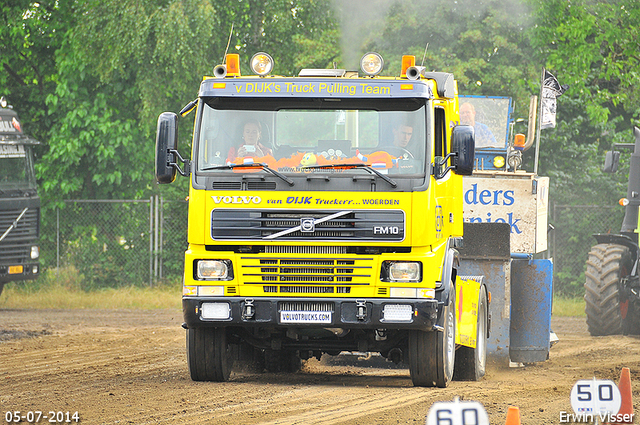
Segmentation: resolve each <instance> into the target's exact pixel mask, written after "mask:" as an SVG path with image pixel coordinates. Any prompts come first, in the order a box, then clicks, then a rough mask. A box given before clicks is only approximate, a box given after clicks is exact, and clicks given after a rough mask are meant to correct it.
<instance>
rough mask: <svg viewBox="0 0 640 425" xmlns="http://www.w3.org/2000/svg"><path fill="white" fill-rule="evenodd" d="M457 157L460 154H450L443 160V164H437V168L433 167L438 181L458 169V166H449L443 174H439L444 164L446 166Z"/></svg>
mask: <svg viewBox="0 0 640 425" xmlns="http://www.w3.org/2000/svg"><path fill="white" fill-rule="evenodd" d="M457 156H458V152H450V153H448V154H447V156H445V157H444V158H443V159H442V162H441V163H439V164H437V166H436V167H433V169H434V175H435V177H436V179H441V178H443V177H444V176H446V175H447V173H448V172H449V170H455V169H456V166H455V165H449V166H448V167H447V168H445V169H444V171H442V172H441V173H438V170H440V167H442V166H443V165H444V164H446V163H447V161H448V160H449V159H450V158H456V157H457Z"/></svg>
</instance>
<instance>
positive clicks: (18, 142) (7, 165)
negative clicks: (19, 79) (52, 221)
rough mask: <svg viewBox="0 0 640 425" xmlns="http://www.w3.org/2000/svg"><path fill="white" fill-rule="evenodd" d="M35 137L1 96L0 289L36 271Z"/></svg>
mask: <svg viewBox="0 0 640 425" xmlns="http://www.w3.org/2000/svg"><path fill="white" fill-rule="evenodd" d="M37 144H39V142H38V141H37V140H35V139H34V138H32V137H30V136H27V135H25V134H23V132H22V125H21V124H20V120H19V119H18V114H16V113H15V112H14V111H13V109H12V107H11V106H8V105H7V101H6V99H5V98H4V97H3V98H1V99H0V293H1V292H2V289H3V288H4V285H5V284H6V283H7V282H13V281H18V280H26V279H35V278H36V277H37V276H38V274H39V272H40V267H39V258H40V249H39V246H38V237H39V235H40V198H39V197H38V191H37V185H36V177H35V172H34V168H33V165H34V162H33V146H35V145H37Z"/></svg>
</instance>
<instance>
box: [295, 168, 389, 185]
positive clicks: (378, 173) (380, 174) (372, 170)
mask: <svg viewBox="0 0 640 425" xmlns="http://www.w3.org/2000/svg"><path fill="white" fill-rule="evenodd" d="M300 168H301V169H319V170H321V169H336V168H362V169H363V170H366V171H368V172H369V173H371V174H375V175H376V176H378V177H380V178H381V179H382V180H384V181H386V182H387V183H389V184H390V185H391V186H393V187H398V183H396V182H395V181H394V180H392V179H390V178H389V177H387V176H385V175H384V174H382V173H381V172H380V171H378V170H376V169H374V168H372V167H371V166H369V165H367V164H327V165H308V166H306V167H300Z"/></svg>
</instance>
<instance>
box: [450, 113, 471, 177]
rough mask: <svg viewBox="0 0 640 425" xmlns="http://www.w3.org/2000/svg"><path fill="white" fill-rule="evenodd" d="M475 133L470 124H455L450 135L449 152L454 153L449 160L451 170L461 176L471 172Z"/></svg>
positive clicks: (468, 174)
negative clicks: (451, 166)
mask: <svg viewBox="0 0 640 425" xmlns="http://www.w3.org/2000/svg"><path fill="white" fill-rule="evenodd" d="M475 145H476V142H475V135H474V131H473V127H471V126H470V125H457V126H455V127H454V128H453V134H452V136H451V153H453V154H455V156H454V157H453V159H452V160H451V162H452V164H453V171H454V172H455V173H456V174H459V175H461V176H470V175H471V173H473V165H474V162H475Z"/></svg>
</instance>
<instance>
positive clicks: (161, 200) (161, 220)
mask: <svg viewBox="0 0 640 425" xmlns="http://www.w3.org/2000/svg"><path fill="white" fill-rule="evenodd" d="M159 227H160V240H159V243H158V246H159V248H158V250H159V255H160V267H159V270H158V271H159V273H160V279H162V277H163V273H162V268H163V265H164V264H163V263H164V261H163V259H164V251H163V249H162V247H163V245H164V240H163V239H164V196H162V195H160V221H159Z"/></svg>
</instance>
